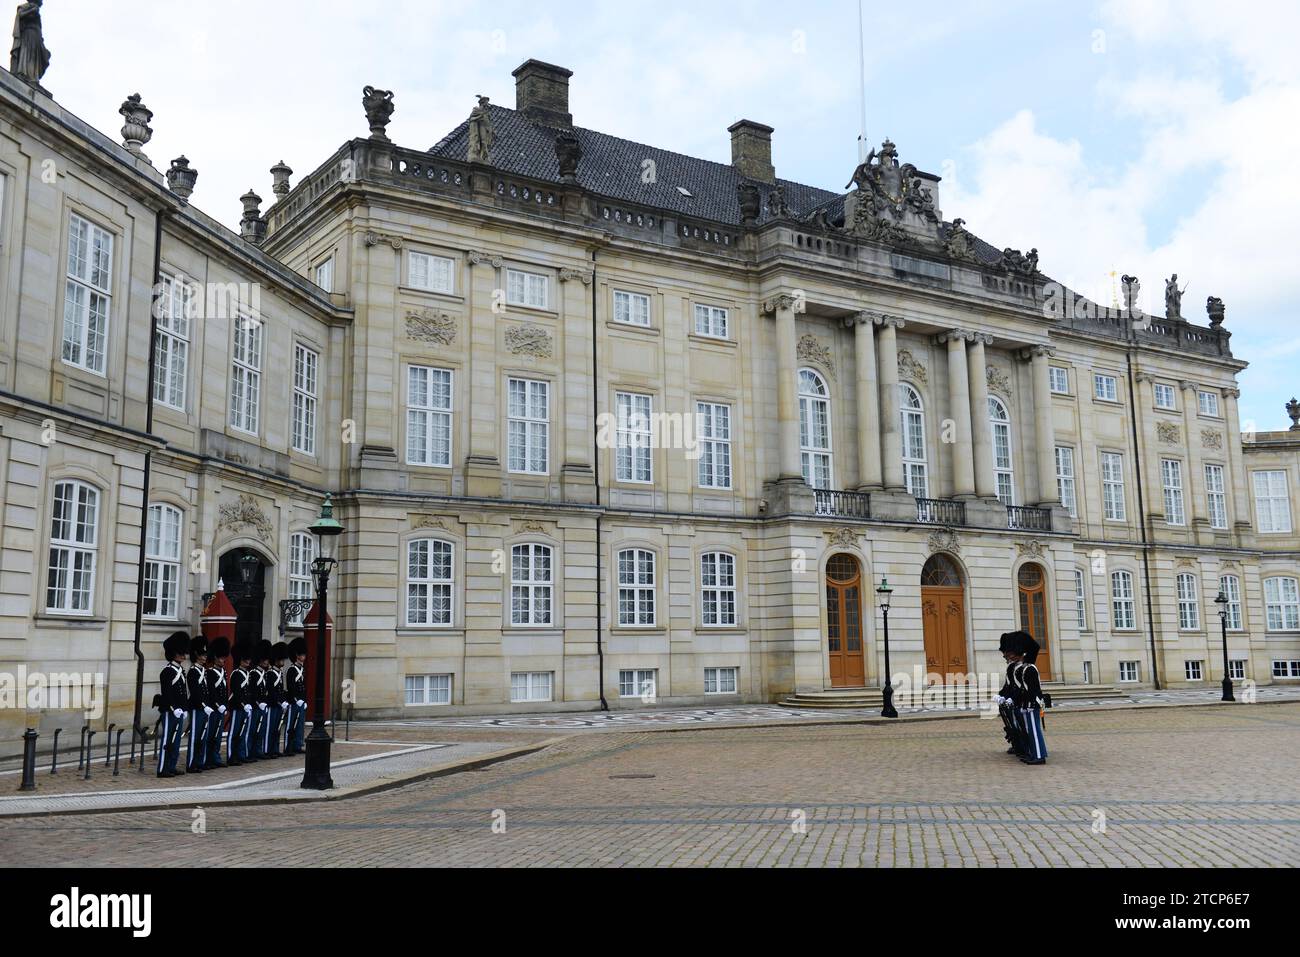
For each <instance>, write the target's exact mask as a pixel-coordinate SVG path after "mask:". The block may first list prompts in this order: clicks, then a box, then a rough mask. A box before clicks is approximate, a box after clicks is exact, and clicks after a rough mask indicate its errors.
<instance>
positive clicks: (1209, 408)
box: [1196, 392, 1219, 419]
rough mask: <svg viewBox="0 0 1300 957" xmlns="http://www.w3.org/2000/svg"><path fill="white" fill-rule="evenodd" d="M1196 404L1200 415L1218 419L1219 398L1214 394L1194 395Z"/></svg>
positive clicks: (1202, 393)
mask: <svg viewBox="0 0 1300 957" xmlns="http://www.w3.org/2000/svg"><path fill="white" fill-rule="evenodd" d="M1196 402H1197V405H1198V406H1199V408H1200V410H1201V415H1205V416H1209V417H1210V418H1214V419H1217V418H1218V417H1219V396H1218V395H1217V394H1216V393H1214V392H1198V393H1196Z"/></svg>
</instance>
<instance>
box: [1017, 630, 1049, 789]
mask: <svg viewBox="0 0 1300 957" xmlns="http://www.w3.org/2000/svg"><path fill="white" fill-rule="evenodd" d="M1020 648H1021V653H1020V658H1021V660H1020V667H1019V668H1017V669H1016V672H1015V677H1016V681H1015V684H1016V694H1015V696H1014V697H1015V701H1016V707H1017V708H1018V711H1019V718H1020V732H1021V736H1022V737H1021V741H1022V744H1023V748H1024V750H1023V752H1022V753H1021V755H1020V760H1021V761H1023V762H1024V763H1025V764H1046V763H1047V740H1046V739H1045V738H1044V737H1043V709H1044V708H1049V707H1051V698H1050V697H1048V696H1047V695H1046V694H1044V693H1043V686H1042V683H1041V681H1040V677H1039V674H1038V666H1037V665H1036V664H1035V663H1034V662H1036V661H1037V660H1038V653H1039V651H1040V650H1041V649H1040V647H1039V644H1038V642H1037V641H1035V640H1034V637H1033V636H1032V635H1030V634H1028V633H1027V632H1023V631H1022V632H1020Z"/></svg>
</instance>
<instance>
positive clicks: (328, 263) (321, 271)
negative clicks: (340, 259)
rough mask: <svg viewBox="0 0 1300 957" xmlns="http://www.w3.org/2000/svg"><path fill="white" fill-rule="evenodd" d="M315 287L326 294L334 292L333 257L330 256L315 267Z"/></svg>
mask: <svg viewBox="0 0 1300 957" xmlns="http://www.w3.org/2000/svg"><path fill="white" fill-rule="evenodd" d="M316 285H318V286H320V287H321V288H322V289H324V290H325V291H326V292H333V291H334V257H333V256H331V257H330V258H329V259H327V260H325V261H324V262H323V263H321V264H320V265H318V266H317V267H316Z"/></svg>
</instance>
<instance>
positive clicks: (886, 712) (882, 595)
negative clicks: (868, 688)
mask: <svg viewBox="0 0 1300 957" xmlns="http://www.w3.org/2000/svg"><path fill="white" fill-rule="evenodd" d="M893 594H894V589H892V588H890V587H889V579H888V578H882V579H881V580H880V587H879V588H877V589H876V595H877V596H878V597H879V599H880V614H881V616H882V619H883V621H884V626H885V628H884V634H885V686H884V688H882V689H881V694H883V695H884V699H885V707H884V708H883V709H882V710H881V712H880V716H881V717H882V718H897V717H898V711H897V710H896V709H895V708H894V678H893V674H894V673H893V670H892V669H891V668H890V666H889V599H890V596H891V595H893Z"/></svg>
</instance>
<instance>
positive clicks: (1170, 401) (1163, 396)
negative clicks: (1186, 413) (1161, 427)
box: [1155, 382, 1178, 409]
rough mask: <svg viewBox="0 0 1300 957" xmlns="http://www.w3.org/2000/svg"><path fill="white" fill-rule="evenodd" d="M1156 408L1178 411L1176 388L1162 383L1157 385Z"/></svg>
mask: <svg viewBox="0 0 1300 957" xmlns="http://www.w3.org/2000/svg"><path fill="white" fill-rule="evenodd" d="M1155 393H1156V408H1157V409H1176V408H1178V405H1177V401H1176V398H1175V393H1174V387H1173V386H1171V385H1165V384H1164V383H1162V382H1157V383H1156V384H1155Z"/></svg>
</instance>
